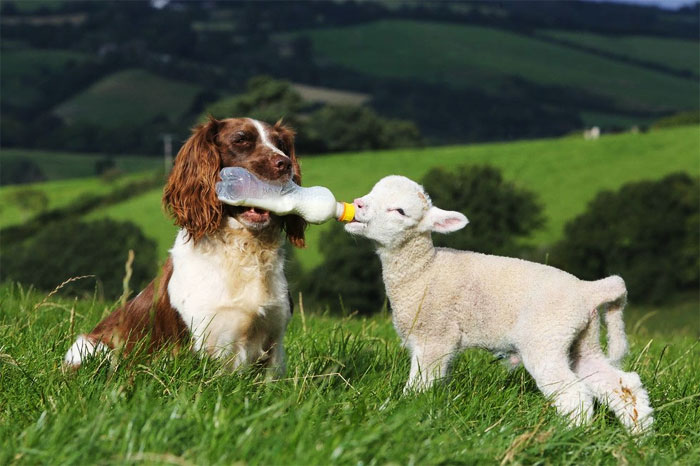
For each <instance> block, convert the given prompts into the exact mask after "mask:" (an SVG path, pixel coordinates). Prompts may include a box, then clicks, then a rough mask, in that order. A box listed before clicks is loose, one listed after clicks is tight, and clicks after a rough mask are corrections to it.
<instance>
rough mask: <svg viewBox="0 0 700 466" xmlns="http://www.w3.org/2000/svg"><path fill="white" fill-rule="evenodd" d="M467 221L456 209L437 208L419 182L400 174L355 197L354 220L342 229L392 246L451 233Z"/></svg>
mask: <svg viewBox="0 0 700 466" xmlns="http://www.w3.org/2000/svg"><path fill="white" fill-rule="evenodd" d="M467 223H469V221H468V220H467V217H465V216H464V215H462V214H461V213H459V212H452V211H447V210H442V209H438V208H437V207H434V206H433V205H432V202H431V201H430V197H429V196H428V194H427V193H426V192H425V190H424V189H423V187H422V186H421V185H419V184H418V183H416V182H414V181H411V180H409V179H408V178H406V177H403V176H387V177H386V178H382V179H381V180H379V181H378V182H377V184H375V185H374V188H372V191H370V192H369V194H367V195H365V196H363V197H361V198H359V199H355V220H353V221H352V222H351V223H348V224H347V225H345V230H346V231H347V232H348V233H352V234H354V235H359V236H364V237H366V238H369V239H371V240H374V241H376V242H377V243H378V245H379V246H380V247H385V248H394V247H397V246H400V245H401V244H403V243H405V242H406V240H408V239H411V238H413V237H415V236H418V235H424V234H428V235H429V234H430V232H432V231H435V232H438V233H450V232H453V231H457V230H459V229H461V228H464V227H465V226H466V225H467Z"/></svg>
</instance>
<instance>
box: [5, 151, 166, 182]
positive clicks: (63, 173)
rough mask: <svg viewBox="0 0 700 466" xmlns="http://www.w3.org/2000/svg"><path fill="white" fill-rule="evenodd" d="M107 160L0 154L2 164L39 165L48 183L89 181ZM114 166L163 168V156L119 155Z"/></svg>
mask: <svg viewBox="0 0 700 466" xmlns="http://www.w3.org/2000/svg"><path fill="white" fill-rule="evenodd" d="M104 157H108V156H107V155H104V154H76V153H72V152H53V151H42V150H27V149H13V148H9V149H6V148H3V149H2V153H0V163H7V162H11V161H13V160H17V159H27V160H31V161H32V162H34V163H36V164H37V165H38V166H39V168H40V169H41V171H42V173H43V174H44V176H45V177H46V179H47V180H49V181H54V180H65V179H69V178H86V177H91V176H95V163H96V162H97V161H98V160H99V159H100V158H104ZM112 159H113V160H114V166H115V168H116V169H118V170H119V171H120V172H123V173H137V172H143V171H147V170H154V169H158V168H162V167H163V159H162V158H160V157H147V156H140V155H118V156H114V157H112Z"/></svg>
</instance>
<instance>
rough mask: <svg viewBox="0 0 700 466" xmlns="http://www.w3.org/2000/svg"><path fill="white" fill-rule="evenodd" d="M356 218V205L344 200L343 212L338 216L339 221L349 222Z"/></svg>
mask: <svg viewBox="0 0 700 466" xmlns="http://www.w3.org/2000/svg"><path fill="white" fill-rule="evenodd" d="M354 218H355V205H354V204H348V203H347V202H343V213H342V214H341V215H340V217H338V221H339V222H345V223H349V222H352V219H354Z"/></svg>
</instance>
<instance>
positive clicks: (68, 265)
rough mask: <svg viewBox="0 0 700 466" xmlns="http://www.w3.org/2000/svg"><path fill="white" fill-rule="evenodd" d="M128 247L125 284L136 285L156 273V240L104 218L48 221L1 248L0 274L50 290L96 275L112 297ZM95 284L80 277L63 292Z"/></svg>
mask: <svg viewBox="0 0 700 466" xmlns="http://www.w3.org/2000/svg"><path fill="white" fill-rule="evenodd" d="M129 249H133V250H134V253H135V259H134V263H133V265H132V268H133V275H132V277H131V282H130V286H131V288H132V289H138V288H139V287H142V286H144V285H145V284H147V283H148V281H149V280H150V279H151V278H153V276H154V275H155V272H156V266H157V263H156V262H157V252H156V243H155V242H154V241H153V240H151V239H148V238H146V237H145V236H144V235H143V233H142V232H141V230H139V228H138V227H137V226H136V225H134V224H133V223H130V222H116V221H114V220H109V219H104V220H97V221H94V222H87V223H86V222H80V221H65V222H59V223H54V224H49V225H48V226H47V227H46V228H44V229H42V230H41V231H40V232H39V233H37V234H36V235H35V236H33V237H31V238H30V239H28V240H27V241H25V242H23V243H22V244H20V245H17V246H15V247H13V248H12V249H10V250H8V249H6V248H5V249H4V250H3V257H2V261H3V264H2V265H3V270H2V273H3V277H2V279H3V280H8V279H9V280H16V281H19V282H21V283H24V284H31V285H34V286H36V287H37V288H39V289H42V290H46V291H49V290H52V289H54V288H55V287H56V286H58V285H59V284H61V283H62V282H63V281H65V280H67V279H70V278H73V277H78V276H82V275H95V277H96V279H97V280H98V282H99V283H101V285H102V289H103V292H104V296H105V297H107V298H109V299H115V298H117V297H119V296H120V295H121V294H122V279H123V277H124V274H125V271H124V264H125V262H126V259H127V257H128V252H129ZM94 289H95V281H94V280H93V279H85V280H78V281H76V282H74V283H71V284H70V285H69V286H66V287H65V288H64V289H63V291H65V292H68V293H70V294H78V295H79V294H85V293H91V292H93V291H94Z"/></svg>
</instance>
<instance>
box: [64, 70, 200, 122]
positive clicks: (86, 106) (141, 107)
mask: <svg viewBox="0 0 700 466" xmlns="http://www.w3.org/2000/svg"><path fill="white" fill-rule="evenodd" d="M199 91H200V88H199V87H198V86H195V85H193V84H189V83H184V82H178V81H174V80H171V79H164V78H161V77H159V76H156V75H154V74H152V73H149V72H147V71H144V70H140V69H131V70H125V71H120V72H117V73H114V74H111V75H109V76H107V77H105V78H103V79H101V80H100V81H98V82H97V83H95V84H93V85H92V86H90V87H89V88H88V89H86V90H85V91H84V92H82V93H80V94H78V95H77V96H75V97H73V98H71V99H70V100H68V101H67V102H63V103H62V104H61V105H59V106H58V107H56V109H55V113H56V114H57V115H58V116H60V117H61V118H63V119H65V120H66V121H69V122H76V121H81V122H91V121H94V120H96V119H99V120H100V121H101V123H102V124H104V125H105V126H107V127H118V126H120V125H123V124H124V122H125V121H128V122H129V124H130V125H134V124H139V123H146V122H148V121H150V120H152V119H154V118H155V117H157V116H159V115H160V116H163V117H165V118H167V119H168V120H175V119H177V118H179V117H181V116H182V115H183V114H184V113H185V112H186V111H187V110H188V109H189V107H190V105H191V104H192V100H193V99H194V97H195V95H196V94H197V93H198V92H199Z"/></svg>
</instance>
